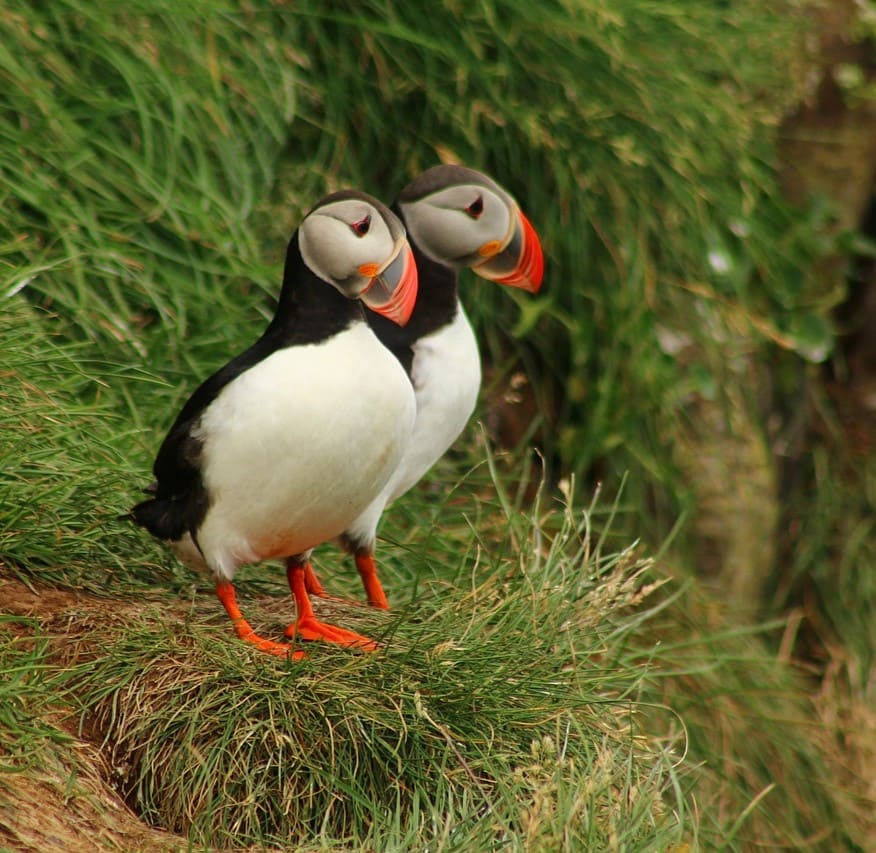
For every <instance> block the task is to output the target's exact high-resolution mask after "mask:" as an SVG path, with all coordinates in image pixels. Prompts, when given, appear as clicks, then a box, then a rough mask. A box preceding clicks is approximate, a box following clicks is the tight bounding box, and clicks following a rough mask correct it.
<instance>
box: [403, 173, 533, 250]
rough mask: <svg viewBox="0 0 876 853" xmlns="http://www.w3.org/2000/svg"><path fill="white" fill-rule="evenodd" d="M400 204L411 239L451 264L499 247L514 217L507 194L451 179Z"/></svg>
mask: <svg viewBox="0 0 876 853" xmlns="http://www.w3.org/2000/svg"><path fill="white" fill-rule="evenodd" d="M401 209H402V213H403V215H404V219H405V225H406V226H407V229H408V234H409V236H410V238H411V240H412V242H414V243H416V244H417V246H418V247H419V248H420V249H422V251H423V252H425V253H426V254H427V255H428V256H429V257H430V258H432V259H433V260H435V261H438V262H439V263H442V264H447V265H449V266H454V267H465V266H473V265H475V264H477V263H479V262H480V261H483V260H484V259H485V257H487V256H489V253H490V251H492V252H493V253H495V252H496V251H498V250H499V249H500V248H503V247H504V246H505V245H506V244H507V243H508V241H509V240H510V239H511V237H512V235H513V231H514V227H515V222H516V219H515V217H516V205H515V204H514V201H513V200H512V199H511V197H510V196H507V195H505V194H503V193H501V192H497V191H496V190H494V189H491V188H490V187H486V186H483V185H480V184H454V185H453V186H450V187H447V188H445V189H440V190H437V191H436V192H433V193H430V194H429V195H427V196H424V197H423V198H421V199H417V200H416V201H411V202H402V203H401Z"/></svg>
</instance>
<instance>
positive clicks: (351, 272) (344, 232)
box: [298, 203, 394, 285]
mask: <svg viewBox="0 0 876 853" xmlns="http://www.w3.org/2000/svg"><path fill="white" fill-rule="evenodd" d="M341 204H343V203H339V204H338V207H340V206H341ZM331 207H332V206H331V205H330V206H329V207H328V208H327V209H326V210H327V211H328V210H331ZM341 214H343V216H344V218H343V219H341V218H339V216H340V215H341ZM365 216H370V217H371V221H370V227H369V230H368V233H367V234H364V235H361V236H360V235H358V234H356V233H355V232H354V230H353V228H352V223H354V222H357V221H360V220H361V219H362V218H364V217H365ZM347 219H349V220H350V222H349V223H348V222H347V221H346V220H347ZM298 246H299V248H300V250H301V257H302V259H303V260H304V263H305V264H307V266H308V267H309V268H310V269H311V270H312V271H313V272H314V273H315V274H316V275H317V276H319V277H320V278H321V279H323V281H328V282H331V283H332V284H335V285H338V284H340V283H342V282H347V281H349V280H351V279H356V278H359V277H360V275H359V267H360V266H362V265H363V264H376V265H377V266H382V265H383V264H384V263H385V262H386V261H387V260H388V259H389V257H390V255H391V254H392V252H393V250H394V245H393V240H392V237H391V235H390V232H389V227H388V226H387V224H386V223H385V222H384V221H383V217H382V216H380V214H379V213H378V212H377V211H376V210H375V209H374V208H372V207H370V206H363V205H361V204H359V205H357V206H356V207H355V208H353V209H351V210H349V211H338V215H332V214H331V213H328V212H320V211H317V212H315V213H312V214H311V215H310V216H308V217H307V219H305V220H304V222H302V223H301V226H300V228H299V230H298Z"/></svg>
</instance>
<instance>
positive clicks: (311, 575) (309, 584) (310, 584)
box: [302, 560, 325, 598]
mask: <svg viewBox="0 0 876 853" xmlns="http://www.w3.org/2000/svg"><path fill="white" fill-rule="evenodd" d="M302 568H303V569H304V588H305V589H306V590H307V591H308V592H309V593H310V594H311V595H315V596H316V597H317V598H322V597H323V596H324V595H325V587H324V586H323V585H322V584H321V583H320V582H319V578H318V577H317V576H316V572H315V571H313V566H312V565H311V564H310V560H308V561H307V562H306V563H305V564H304V565H303V566H302Z"/></svg>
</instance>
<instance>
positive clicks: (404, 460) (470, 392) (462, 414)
mask: <svg viewBox="0 0 876 853" xmlns="http://www.w3.org/2000/svg"><path fill="white" fill-rule="evenodd" d="M413 349H414V359H413V365H412V369H411V380H412V382H413V384H414V392H415V394H416V399H417V419H416V423H415V424H414V430H413V433H412V435H411V438H410V441H409V442H408V443H407V445H406V447H405V450H404V453H403V455H402V457H401V461H400V462H399V464H398V467H397V468H396V470H395V471H394V472H393V474H392V476H391V477H390V479H389V481H388V482H387V484H386V487H385V488H384V490H383V492H382V493H381V494H380V496H379V497H377V498H376V499H375V500H374V501H373V502H372V503H371V505H370V506H369V507H368V508H367V509H366V510H365V512H363V513H362V515H361V516H360V517H359V518H358V519H356V521H355V522H354V523H353V524H352V525H351V526H350V527H349V528H348V533H349V534H350V535H351V537H352V538H353V539H354V540H355V541H357V542H360V543H363V544H364V543H373V541H374V537H375V534H376V531H377V523H378V521H379V520H380V516H381V514H382V513H383V510H384V508H385V507H386V506H387V505H388V504H390V503H392V501H394V500H396V499H397V498H399V497H400V496H401V495H403V494H404V493H405V492H406V491H408V489H410V488H411V487H412V486H414V485H415V484H416V483H418V482H419V481H420V480H421V479H422V478H423V475H424V474H425V473H426V472H427V471H428V470H429V469H430V468H431V467H432V466H433V465H434V464H435V463H436V462H437V461H438V460H439V459H440V458H441V457H442V456H443V455H444V454H445V453H446V451H447V449H448V448H449V447H450V445H451V444H453V442H454V441H456V439H457V438H458V437H459V434H460V433H461V432H462V431H463V429H464V428H465V425H466V424H467V423H468V420H469V418H470V417H471V414H472V412H473V411H474V408H475V404H476V403H477V398H478V392H479V390H480V387H481V360H480V354H479V352H478V345H477V341H476V340H475V336H474V332H473V331H472V328H471V324H470V323H469V320H468V317H467V316H466V315H465V311H463V309H462V305H460V306H459V310H458V312H457V314H456V317H455V318H454V319H453V322H452V323H450V324H449V325H447V326H444V327H443V328H441V329H439V330H438V331H436V332H433V333H432V334H431V335H426V336H425V337H423V338H421V339H420V340H419V341H417V343H416V344H415V345H414V347H413Z"/></svg>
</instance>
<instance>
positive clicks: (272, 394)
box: [198, 323, 415, 579]
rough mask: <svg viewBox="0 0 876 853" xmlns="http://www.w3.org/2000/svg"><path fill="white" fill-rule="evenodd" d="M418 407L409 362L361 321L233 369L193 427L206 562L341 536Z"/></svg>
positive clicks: (225, 565) (384, 474)
mask: <svg viewBox="0 0 876 853" xmlns="http://www.w3.org/2000/svg"><path fill="white" fill-rule="evenodd" d="M414 415H415V401H414V395H413V394H412V392H411V386H410V382H409V381H408V378H407V376H406V375H405V373H404V370H403V369H402V368H401V366H400V365H399V364H398V362H397V361H396V359H395V358H394V357H393V356H392V354H391V353H389V351H388V350H386V349H385V348H384V347H383V345H382V344H381V343H380V342H379V341H378V340H377V338H376V337H375V336H374V334H373V333H372V332H371V330H370V329H369V328H368V326H367V325H366V324H365V323H356V324H355V325H354V326H353V327H351V328H350V329H347V330H345V331H344V332H342V333H341V334H339V335H336V336H335V337H333V338H331V339H330V340H329V341H326V342H324V343H322V344H316V345H308V346H293V347H289V348H287V349H283V350H278V351H277V352H275V353H273V354H271V355H270V356H269V357H268V358H266V359H264V361H261V362H259V363H258V364H257V365H255V366H254V367H252V368H250V369H249V370H248V371H246V372H245V373H244V374H242V375H241V376H240V377H238V378H237V379H235V380H234V381H233V382H231V383H230V384H229V385H228V386H227V387H226V388H225V389H224V390H223V391H222V393H221V394H220V395H219V396H218V397H217V398H216V400H215V401H214V402H213V403H212V404H211V405H210V407H209V408H208V409H207V411H206V413H205V416H204V418H203V419H202V422H201V427H200V432H201V437H202V439H203V440H204V449H203V457H202V469H203V476H204V484H205V486H206V489H207V493H208V495H209V496H210V499H211V505H210V508H209V510H208V512H207V515H206V517H205V519H204V522H203V524H202V525H201V528H200V529H199V531H198V544H199V545H200V547H201V549H202V551H203V552H204V556H205V558H206V560H207V563H208V565H209V567H210V568H211V569H212V570H213V571H214V572H215V573H216V574H217V575H218V576H221V577H225V578H227V579H230V578H231V577H232V576H233V574H234V571H235V569H236V568H237V567H238V566H239V565H240V564H241V563H244V562H251V561H256V560H265V559H270V558H277V557H287V556H291V555H294V554H298V553H301V552H303V551H306V550H308V549H309V548H313V547H315V546H316V545H319V544H320V543H322V542H324V541H326V540H327V539H331V538H333V537H335V536H337V535H338V534H340V533H341V532H342V531H343V530H344V529H345V528H346V527H347V526H348V525H349V524H350V523H351V521H352V520H353V519H355V518H356V517H357V516H358V515H359V514H360V513H361V512H362V511H363V510H364V509H365V508H366V507H367V506H368V504H369V503H370V502H371V501H372V500H374V498H375V496H377V495H379V494H380V493H381V490H382V489H383V488H384V487H385V485H386V483H387V482H388V479H389V477H390V475H391V474H392V472H393V471H394V470H396V468H397V467H398V464H399V462H400V461H401V458H402V453H403V451H404V449H405V447H406V446H407V444H408V441H409V438H410V434H411V430H412V428H413V423H414Z"/></svg>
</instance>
